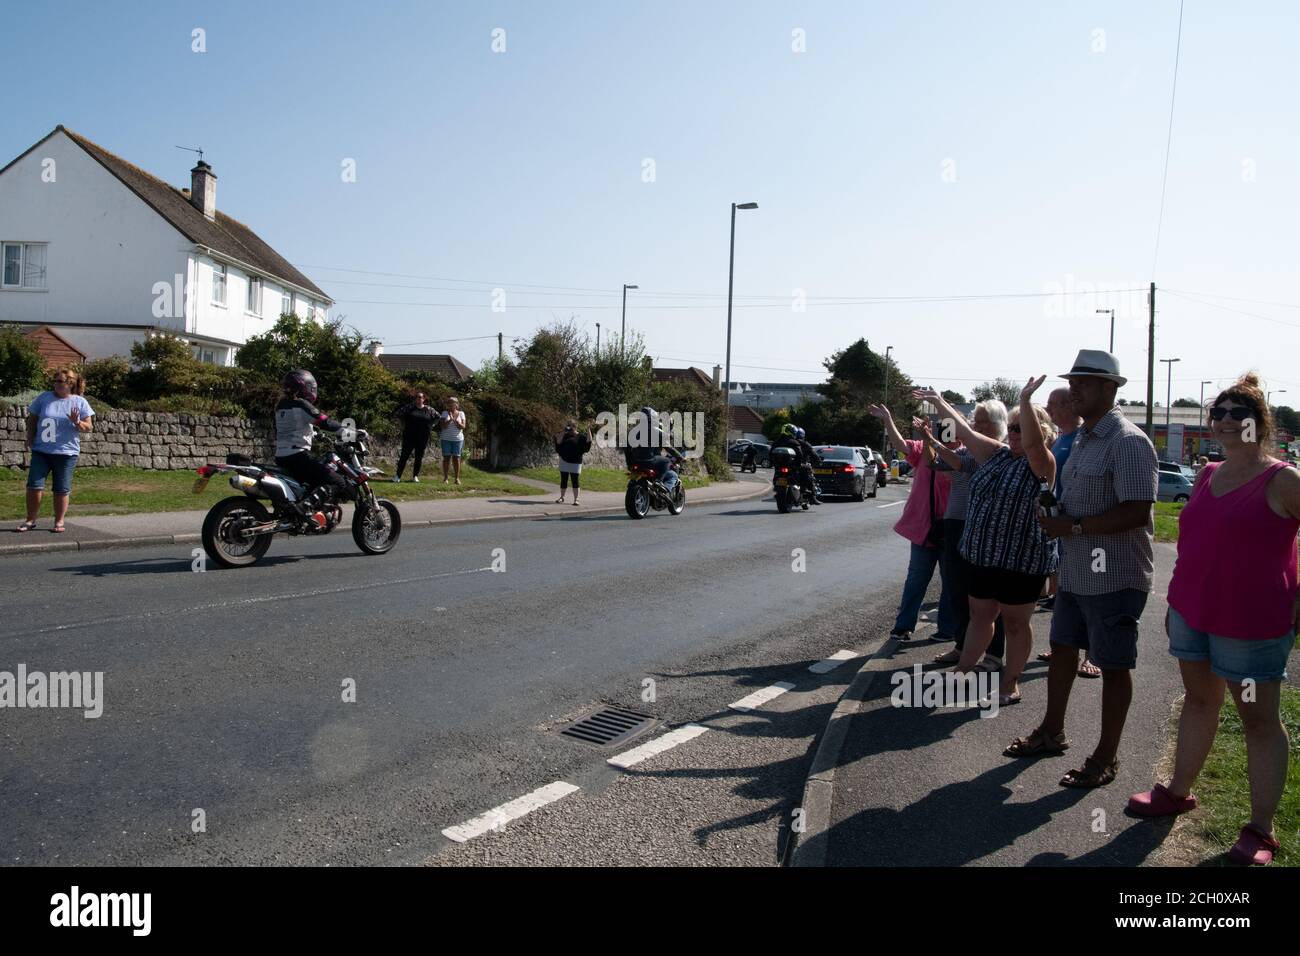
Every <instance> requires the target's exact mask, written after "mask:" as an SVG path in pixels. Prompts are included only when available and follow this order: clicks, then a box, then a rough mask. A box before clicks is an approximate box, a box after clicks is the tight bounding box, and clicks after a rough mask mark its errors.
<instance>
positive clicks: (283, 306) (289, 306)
mask: <svg viewBox="0 0 1300 956" xmlns="http://www.w3.org/2000/svg"><path fill="white" fill-rule="evenodd" d="M292 311H293V296H292V295H290V294H289V293H288V292H281V293H280V314H281V315H288V314H289V313H291V312H292Z"/></svg>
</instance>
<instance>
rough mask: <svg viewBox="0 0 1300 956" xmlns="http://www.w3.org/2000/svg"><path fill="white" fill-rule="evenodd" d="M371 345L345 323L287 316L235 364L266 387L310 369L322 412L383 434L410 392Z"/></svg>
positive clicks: (255, 339)
mask: <svg viewBox="0 0 1300 956" xmlns="http://www.w3.org/2000/svg"><path fill="white" fill-rule="evenodd" d="M368 340H369V339H368V337H367V336H364V335H362V334H361V333H360V332H358V331H357V330H356V329H344V328H343V325H342V322H341V321H340V320H335V321H332V322H327V323H325V324H323V325H322V324H318V323H316V322H314V321H312V320H310V319H300V318H298V317H297V316H296V315H292V314H285V315H282V316H280V319H279V321H277V322H276V323H275V325H274V326H273V327H272V328H271V330H270V331H269V332H267V333H265V334H264V335H258V336H254V337H253V338H251V339H249V340H248V341H247V342H246V343H245V344H244V345H243V347H241V348H240V350H239V352H238V353H236V355H235V364H236V365H237V366H238V367H239V368H241V369H244V370H246V371H248V372H252V373H255V374H256V375H257V376H258V377H260V380H261V382H262V383H277V384H278V383H279V381H280V379H281V378H283V377H284V375H285V373H286V372H289V371H292V370H293V369H295V368H305V369H308V370H310V371H311V373H312V374H313V375H314V376H315V377H316V383H317V385H318V386H319V389H320V399H319V404H320V406H321V408H322V410H324V411H334V412H337V413H338V415H339V416H347V417H351V418H353V419H354V420H355V421H356V422H357V423H358V424H359V425H362V426H364V427H367V428H371V430H375V427H376V426H377V427H378V429H379V431H380V433H383V432H384V430H386V429H387V428H388V425H389V418H390V416H391V415H392V412H393V409H394V408H396V407H397V405H398V403H399V401H400V399H401V398H402V397H403V394H404V392H405V389H404V388H403V385H402V383H401V382H400V381H399V380H398V379H397V378H396V377H395V376H394V375H393V374H392V373H390V372H389V371H388V370H387V369H385V368H384V367H383V366H382V365H381V364H380V363H379V360H378V359H376V358H375V357H374V356H373V355H371V354H370V353H369V352H368V351H366V350H365V349H364V345H365V343H366V342H367V341H368ZM258 411H261V412H262V414H269V413H270V411H271V409H270V406H269V405H267V406H266V407H265V408H264V409H258Z"/></svg>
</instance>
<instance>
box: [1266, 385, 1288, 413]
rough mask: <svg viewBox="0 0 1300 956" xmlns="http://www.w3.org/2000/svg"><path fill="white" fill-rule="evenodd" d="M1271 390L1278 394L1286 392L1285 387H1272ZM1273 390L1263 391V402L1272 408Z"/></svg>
mask: <svg viewBox="0 0 1300 956" xmlns="http://www.w3.org/2000/svg"><path fill="white" fill-rule="evenodd" d="M1273 392H1277V393H1278V394H1279V395H1285V394H1286V389H1285V388H1275V389H1273ZM1273 392H1265V393H1264V404H1265V405H1267V406H1268V407H1269V408H1270V409H1272V407H1273Z"/></svg>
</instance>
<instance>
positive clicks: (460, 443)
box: [441, 438, 465, 458]
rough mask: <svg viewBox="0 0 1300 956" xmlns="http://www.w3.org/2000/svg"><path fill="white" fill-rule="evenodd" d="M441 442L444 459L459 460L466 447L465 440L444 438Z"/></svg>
mask: <svg viewBox="0 0 1300 956" xmlns="http://www.w3.org/2000/svg"><path fill="white" fill-rule="evenodd" d="M441 442H442V457H443V458H459V457H460V451H461V449H462V448H464V447H465V439H463V438H443V439H441Z"/></svg>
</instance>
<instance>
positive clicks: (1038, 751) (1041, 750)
mask: <svg viewBox="0 0 1300 956" xmlns="http://www.w3.org/2000/svg"><path fill="white" fill-rule="evenodd" d="M1069 749H1070V742H1069V741H1068V740H1066V739H1065V731H1061V732H1060V733H1059V734H1056V735H1055V736H1052V737H1049V736H1047V734H1045V733H1043V728H1042V727H1039V728H1038V729H1037V730H1035V731H1034V732H1033V733H1032V734H1030V735H1029V736H1028V737H1017V738H1016V739H1015V740H1013V741H1011V746H1009V747H1007V749H1006V750H1004V751H1002V755H1003V756H1004V757H1046V756H1053V757H1054V756H1056V755H1057V754H1060V753H1064V752H1065V751H1067V750H1069Z"/></svg>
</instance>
